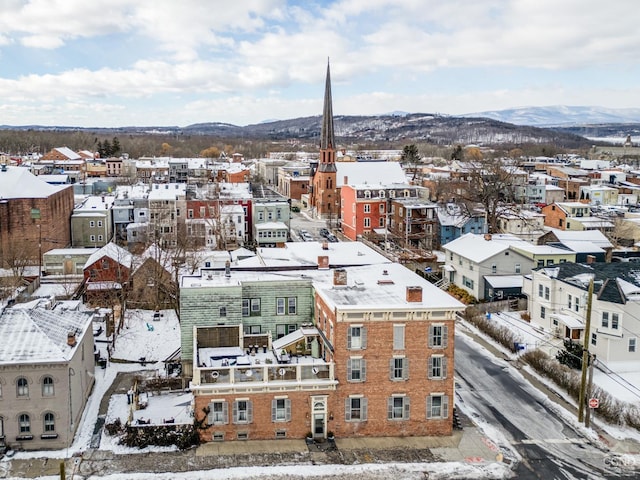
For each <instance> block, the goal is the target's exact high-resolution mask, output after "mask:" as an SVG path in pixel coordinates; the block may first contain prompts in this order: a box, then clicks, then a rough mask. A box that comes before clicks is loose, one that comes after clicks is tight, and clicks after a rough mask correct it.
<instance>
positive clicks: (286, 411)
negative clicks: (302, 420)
mask: <svg viewBox="0 0 640 480" xmlns="http://www.w3.org/2000/svg"><path fill="white" fill-rule="evenodd" d="M284 418H285V419H286V420H287V422H289V421H291V400H289V399H288V398H287V399H285V401H284Z"/></svg>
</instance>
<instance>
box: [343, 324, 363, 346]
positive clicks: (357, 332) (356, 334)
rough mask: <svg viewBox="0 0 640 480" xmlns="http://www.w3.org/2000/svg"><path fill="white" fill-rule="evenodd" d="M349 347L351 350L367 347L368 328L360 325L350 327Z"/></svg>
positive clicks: (348, 334)
mask: <svg viewBox="0 0 640 480" xmlns="http://www.w3.org/2000/svg"><path fill="white" fill-rule="evenodd" d="M347 348H348V349H349V350H361V349H365V348H367V329H366V328H364V327H360V326H357V327H354V326H352V327H348V328H347Z"/></svg>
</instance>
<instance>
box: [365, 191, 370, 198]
mask: <svg viewBox="0 0 640 480" xmlns="http://www.w3.org/2000/svg"><path fill="white" fill-rule="evenodd" d="M364 198H371V190H365V191H364Z"/></svg>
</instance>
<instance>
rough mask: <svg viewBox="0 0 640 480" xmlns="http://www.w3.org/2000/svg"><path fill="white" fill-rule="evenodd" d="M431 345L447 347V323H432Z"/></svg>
mask: <svg viewBox="0 0 640 480" xmlns="http://www.w3.org/2000/svg"><path fill="white" fill-rule="evenodd" d="M429 347H431V348H447V326H446V325H430V326H429Z"/></svg>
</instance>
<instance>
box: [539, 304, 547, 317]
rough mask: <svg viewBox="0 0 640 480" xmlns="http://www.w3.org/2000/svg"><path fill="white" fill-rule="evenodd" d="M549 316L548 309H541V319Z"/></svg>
mask: <svg viewBox="0 0 640 480" xmlns="http://www.w3.org/2000/svg"><path fill="white" fill-rule="evenodd" d="M546 316H547V309H546V308H545V307H540V318H545V317H546Z"/></svg>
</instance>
